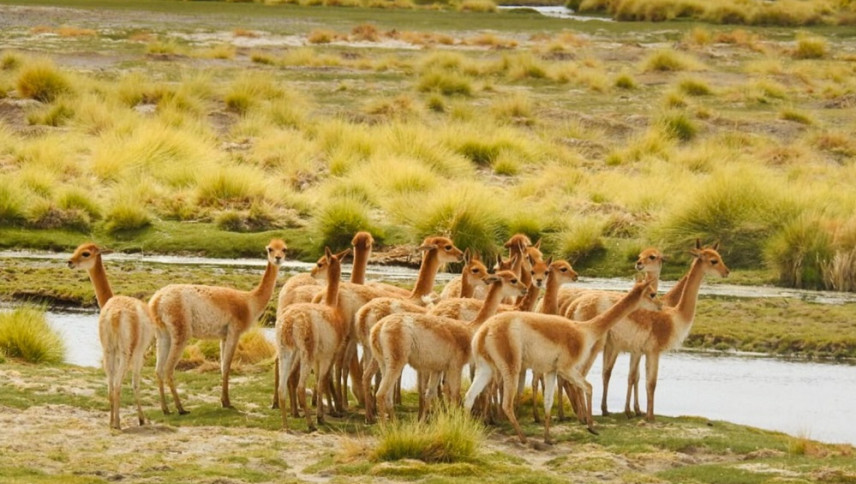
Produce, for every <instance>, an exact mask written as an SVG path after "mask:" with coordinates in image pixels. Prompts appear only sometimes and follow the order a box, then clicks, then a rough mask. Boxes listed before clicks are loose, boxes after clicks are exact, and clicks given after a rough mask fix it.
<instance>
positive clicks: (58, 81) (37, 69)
mask: <svg viewBox="0 0 856 484" xmlns="http://www.w3.org/2000/svg"><path fill="white" fill-rule="evenodd" d="M16 87H17V88H18V93H19V94H20V95H21V96H23V97H26V98H30V99H35V100H36V101H41V102H51V101H53V100H55V99H56V98H58V97H59V96H60V95H62V94H65V93H68V92H70V91H71V89H72V86H71V81H70V80H69V79H68V77H67V76H66V75H65V74H64V73H63V72H61V71H60V70H59V69H57V68H56V66H54V64H53V63H52V62H50V61H47V60H37V61H34V62H31V63H28V64H26V65H25V66H23V67H22V68H21V69H20V72H19V74H18V81H17V83H16Z"/></svg>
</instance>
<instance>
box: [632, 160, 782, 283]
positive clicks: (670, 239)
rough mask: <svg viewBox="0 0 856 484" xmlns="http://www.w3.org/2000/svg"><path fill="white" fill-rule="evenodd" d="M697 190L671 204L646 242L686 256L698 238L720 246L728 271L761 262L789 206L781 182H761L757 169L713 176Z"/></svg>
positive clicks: (731, 170) (700, 182) (732, 169)
mask: <svg viewBox="0 0 856 484" xmlns="http://www.w3.org/2000/svg"><path fill="white" fill-rule="evenodd" d="M697 183H698V186H697V190H694V191H693V194H692V195H688V196H687V197H684V198H682V199H680V200H674V201H673V204H672V207H671V208H670V209H667V210H666V213H665V214H664V215H663V218H662V220H661V222H659V223H657V224H654V225H653V226H652V227H650V232H649V238H650V239H651V240H652V242H653V243H655V244H656V245H657V246H659V247H662V249H661V250H663V251H664V252H665V253H674V254H685V253H686V251H687V249H688V248H691V247H693V244H694V243H695V240H696V239H697V238H699V239H701V240H702V241H703V242H706V243H713V242H714V241H719V242H721V244H722V245H721V247H720V249H721V250H720V253H721V254H722V255H723V257H724V259H725V261H726V263H727V264H728V266H729V267H732V268H742V267H752V266H754V265H756V264H757V261H759V260H762V259H763V252H764V246H765V244H766V242H767V240H768V238H769V237H770V236H772V235H773V234H774V233H776V232H777V231H778V230H779V229H780V228H781V227H782V223H783V222H784V221H786V220H788V219H789V217H790V216H792V215H793V212H794V205H793V204H791V203H788V202H787V201H786V200H785V199H783V198H782V196H781V194H783V193H787V190H786V189H784V188H783V185H782V184H783V183H784V182H783V181H781V180H778V179H776V178H773V177H772V176H764V177H761V176H759V175H758V172H757V171H756V169H752V168H749V167H735V168H731V169H725V170H718V171H717V172H716V173H715V174H714V176H713V177H712V178H711V179H710V180H707V181H704V182H702V181H700V180H699V181H698V182H697Z"/></svg>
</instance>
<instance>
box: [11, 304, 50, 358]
mask: <svg viewBox="0 0 856 484" xmlns="http://www.w3.org/2000/svg"><path fill="white" fill-rule="evenodd" d="M0 353H2V355H5V356H6V357H10V358H20V359H22V360H24V361H26V362H28V363H47V364H58V363H62V360H63V358H64V356H65V343H63V339H62V338H61V337H60V335H59V334H57V333H56V332H55V331H54V330H53V329H52V328H51V327H50V325H49V324H48V322H47V319H45V311H44V309H38V308H34V307H31V306H24V307H20V308H17V309H15V310H13V311H0Z"/></svg>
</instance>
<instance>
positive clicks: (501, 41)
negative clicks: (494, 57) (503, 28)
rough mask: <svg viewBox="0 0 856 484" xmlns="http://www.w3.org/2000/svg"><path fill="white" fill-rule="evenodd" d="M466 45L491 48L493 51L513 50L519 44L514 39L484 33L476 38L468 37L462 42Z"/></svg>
mask: <svg viewBox="0 0 856 484" xmlns="http://www.w3.org/2000/svg"><path fill="white" fill-rule="evenodd" d="M461 43H462V44H464V45H475V46H479V47H490V48H493V49H513V48H515V47H517V45H518V42H517V41H516V40H514V39H506V38H502V37H500V36H498V35H496V34H491V33H483V34H479V35H476V36H474V37H467V38H465V39H463V40H462V41H461Z"/></svg>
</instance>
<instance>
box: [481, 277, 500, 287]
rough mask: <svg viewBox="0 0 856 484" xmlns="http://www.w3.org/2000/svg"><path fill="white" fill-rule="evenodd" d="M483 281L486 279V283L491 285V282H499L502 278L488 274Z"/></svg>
mask: <svg viewBox="0 0 856 484" xmlns="http://www.w3.org/2000/svg"><path fill="white" fill-rule="evenodd" d="M482 281H484V283H485V284H488V285H490V284H493V283H494V282H499V281H500V279H499V277H497V276H487V277H485V278H484V279H482Z"/></svg>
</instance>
